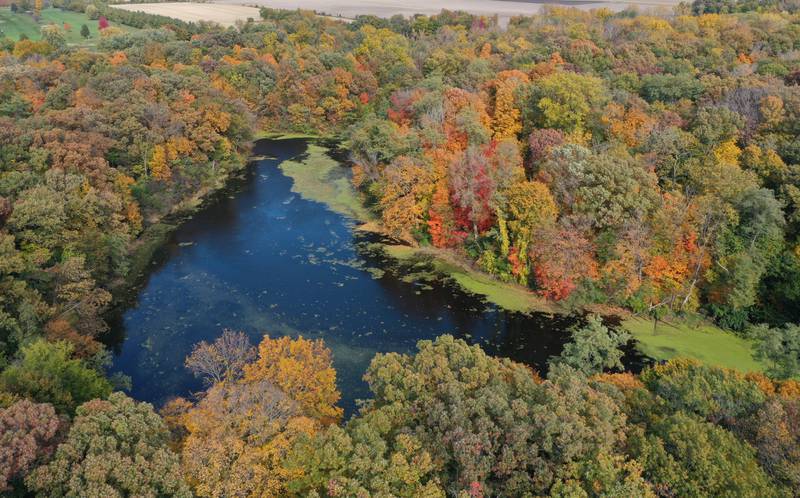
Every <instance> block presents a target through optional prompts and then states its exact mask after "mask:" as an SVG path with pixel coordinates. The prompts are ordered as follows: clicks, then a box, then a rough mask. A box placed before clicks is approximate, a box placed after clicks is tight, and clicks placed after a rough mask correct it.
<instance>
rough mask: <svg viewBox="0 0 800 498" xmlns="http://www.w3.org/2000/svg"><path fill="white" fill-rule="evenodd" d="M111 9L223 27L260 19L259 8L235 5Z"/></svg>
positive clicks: (171, 4)
mask: <svg viewBox="0 0 800 498" xmlns="http://www.w3.org/2000/svg"><path fill="white" fill-rule="evenodd" d="M239 3H241V2H239ZM111 7H114V8H117V9H122V10H129V11H137V12H145V13H147V14H157V15H160V16H166V17H172V18H175V19H180V20H181V21H187V22H198V21H213V22H216V23H219V24H221V25H223V26H233V25H234V24H235V23H236V21H247V19H248V18H252V19H255V20H258V19H260V15H259V9H258V8H256V7H246V6H244V5H234V4H230V5H227V4H215V3H190V2H168V3H134V4H122V5H120V4H117V5H111Z"/></svg>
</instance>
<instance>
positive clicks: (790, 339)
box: [753, 323, 800, 379]
mask: <svg viewBox="0 0 800 498" xmlns="http://www.w3.org/2000/svg"><path fill="white" fill-rule="evenodd" d="M753 335H754V336H755V337H756V338H757V340H758V343H757V344H756V351H755V357H756V358H758V359H760V360H764V361H767V362H768V363H769V367H768V369H767V374H769V376H770V377H773V378H776V379H789V378H791V377H795V376H797V375H800V325H795V324H791V323H787V324H785V325H784V326H783V327H777V328H769V327H768V326H766V325H760V326H758V327H755V328H754V332H753Z"/></svg>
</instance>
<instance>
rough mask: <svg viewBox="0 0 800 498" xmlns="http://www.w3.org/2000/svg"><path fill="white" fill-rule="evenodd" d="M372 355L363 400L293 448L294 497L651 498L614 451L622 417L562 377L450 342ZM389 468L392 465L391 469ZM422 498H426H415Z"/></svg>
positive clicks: (578, 380) (568, 372)
mask: <svg viewBox="0 0 800 498" xmlns="http://www.w3.org/2000/svg"><path fill="white" fill-rule="evenodd" d="M417 347H418V349H419V351H418V353H417V354H416V355H413V356H408V355H401V354H396V353H389V354H378V355H377V356H376V357H375V358H374V359H373V361H372V363H371V365H370V367H369V369H368V371H367V374H366V376H365V378H366V380H367V382H368V383H369V385H370V389H371V390H372V392H373V394H374V398H373V399H372V400H371V401H370V402H369V403H368V404H367V405H366V406H365V408H364V409H363V410H362V412H361V414H359V416H357V417H354V418H353V419H351V420H350V422H348V424H347V425H346V426H345V427H344V428H338V427H336V428H334V427H332V428H330V429H328V431H327V432H325V433H323V434H322V435H321V436H319V438H318V439H317V440H315V441H313V442H311V443H310V447H306V448H305V449H303V450H301V455H302V458H299V461H303V462H308V465H307V466H306V470H305V474H304V476H303V477H302V478H301V479H298V480H296V481H295V482H294V483H293V484H292V489H294V490H295V491H297V492H298V493H299V494H301V495H307V494H309V493H311V492H314V491H315V492H317V493H321V494H324V495H326V496H357V495H359V494H364V495H367V494H373V495H376V496H442V495H443V490H447V492H448V494H450V493H452V494H454V495H458V494H459V493H462V494H463V495H464V496H469V495H470V493H471V495H472V496H476V495H477V496H528V495H544V494H547V493H548V492H561V493H562V494H563V495H567V496H570V495H571V496H575V495H583V496H603V495H607V496H651V493H650V491H649V488H648V486H647V484H646V483H645V482H644V481H643V480H642V479H641V477H640V476H639V474H638V470H637V469H636V467H635V465H632V462H630V461H629V460H628V459H627V458H626V457H625V456H624V455H623V454H622V453H621V451H620V450H621V444H622V429H623V427H624V425H625V417H624V416H623V415H622V414H621V413H620V412H619V410H618V408H617V403H616V401H614V400H613V399H612V398H611V397H609V396H607V395H606V394H604V393H602V392H599V391H595V390H594V389H593V388H591V387H590V386H589V385H588V383H587V382H586V378H585V377H583V376H582V375H581V374H579V373H577V372H575V371H574V370H572V369H570V368H569V367H560V368H554V369H553V372H552V374H551V376H550V378H549V379H548V380H547V381H544V382H542V381H541V380H540V379H538V378H537V377H536V376H535V375H533V374H532V372H531V371H530V370H529V369H528V368H527V367H525V366H523V365H520V364H517V363H513V362H511V361H509V360H505V359H498V358H491V357H489V356H487V355H486V354H485V353H484V352H483V351H482V350H481V349H480V348H479V347H478V346H468V345H467V344H466V343H465V342H463V341H460V340H456V339H454V338H453V337H451V336H442V337H439V338H438V339H437V340H436V341H420V342H419V343H418V344H417ZM395 464H396V465H395ZM425 493H427V494H425Z"/></svg>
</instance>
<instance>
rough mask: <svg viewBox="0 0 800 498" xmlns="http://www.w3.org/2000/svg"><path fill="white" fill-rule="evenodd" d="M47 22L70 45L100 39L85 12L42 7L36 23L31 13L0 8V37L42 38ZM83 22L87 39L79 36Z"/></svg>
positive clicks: (118, 25) (125, 27)
mask: <svg viewBox="0 0 800 498" xmlns="http://www.w3.org/2000/svg"><path fill="white" fill-rule="evenodd" d="M64 23H66V24H68V25H69V28H70V29H69V30H65V28H64ZM48 24H55V25H56V26H58V27H60V28H61V29H62V31H63V33H64V38H65V39H66V41H67V43H68V44H70V45H92V44H94V43H97V41H98V40H99V39H100V31H99V30H98V29H97V21H95V20H92V19H89V17H88V16H87V15H86V14H83V13H80V12H72V11H69V10H61V9H55V8H47V9H42V18H41V19H40V20H39V22H38V23H37V22H36V20H35V19H34V18H33V16H32V15H30V14H26V13H24V12H17V13H14V12H11V9H10V8H8V7H1V8H0V31H1V32H2V34H0V38H2V37H3V36H7V37H9V38H11V39H12V40H19V37H20V36H21V35H26V36H27V37H28V38H30V39H31V40H39V39H41V38H42V32H41V27H42V26H47V25H48ZM83 24H85V25H86V26H87V27H88V28H89V33H90V36H89V38H88V39H86V38H84V37H82V36H81V25H83ZM111 25H112V26H115V27H118V28H121V29H123V30H125V31H133V30H135V28H132V27H130V26H123V25H120V24H116V23H111Z"/></svg>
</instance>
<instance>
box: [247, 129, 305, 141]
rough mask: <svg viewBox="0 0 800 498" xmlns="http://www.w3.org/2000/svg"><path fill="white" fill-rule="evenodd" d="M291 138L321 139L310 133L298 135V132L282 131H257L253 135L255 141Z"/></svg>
mask: <svg viewBox="0 0 800 498" xmlns="http://www.w3.org/2000/svg"><path fill="white" fill-rule="evenodd" d="M289 138H308V139H312V138H319V135H312V134H309V133H296V132H282V131H265V130H261V131H257V132H256V133H254V134H253V139H254V140H261V139H272V140H286V139H289Z"/></svg>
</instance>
